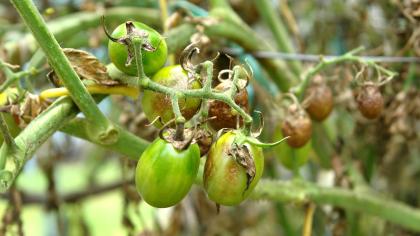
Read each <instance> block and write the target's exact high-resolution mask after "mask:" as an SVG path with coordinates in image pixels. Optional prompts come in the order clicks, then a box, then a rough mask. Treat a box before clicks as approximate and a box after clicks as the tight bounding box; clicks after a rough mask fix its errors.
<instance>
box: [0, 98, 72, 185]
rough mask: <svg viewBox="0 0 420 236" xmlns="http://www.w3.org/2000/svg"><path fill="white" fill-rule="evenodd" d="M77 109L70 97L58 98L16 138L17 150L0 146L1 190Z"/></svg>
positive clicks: (4, 145)
mask: <svg viewBox="0 0 420 236" xmlns="http://www.w3.org/2000/svg"><path fill="white" fill-rule="evenodd" d="M76 114H77V109H76V108H75V107H74V106H73V103H72V102H71V100H70V98H62V99H58V100H57V101H56V102H54V103H53V104H52V105H51V106H50V107H49V108H48V109H47V110H45V111H44V112H43V113H41V114H40V115H39V116H38V117H37V118H35V119H34V120H33V121H32V122H31V123H29V125H28V126H27V127H26V128H25V129H24V130H22V131H21V133H20V134H19V135H18V136H17V137H16V138H15V143H16V147H17V148H16V150H15V151H14V152H11V150H10V149H8V148H7V145H6V144H3V145H2V146H1V148H0V163H1V164H2V165H1V166H0V170H2V171H1V174H0V182H1V185H0V192H4V191H6V190H7V189H8V188H9V187H10V186H11V185H12V183H13V181H14V179H15V178H16V176H17V175H18V173H19V172H20V170H21V169H22V167H23V165H24V164H25V162H26V161H27V160H28V159H29V158H30V157H32V155H33V154H34V153H35V151H36V150H37V149H38V148H39V146H41V144H42V143H44V142H45V141H46V140H47V139H48V138H49V137H50V136H51V135H52V134H53V133H54V132H55V131H57V129H58V128H60V127H61V126H62V125H63V124H65V123H66V122H67V121H69V120H70V119H71V118H73V117H74V116H76Z"/></svg>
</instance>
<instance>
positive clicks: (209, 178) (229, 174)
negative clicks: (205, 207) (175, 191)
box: [204, 131, 264, 206]
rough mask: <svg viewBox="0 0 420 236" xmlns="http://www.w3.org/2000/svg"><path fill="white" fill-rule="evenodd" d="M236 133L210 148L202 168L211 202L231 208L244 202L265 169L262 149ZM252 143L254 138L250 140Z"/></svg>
mask: <svg viewBox="0 0 420 236" xmlns="http://www.w3.org/2000/svg"><path fill="white" fill-rule="evenodd" d="M241 135H243V134H241V133H239V131H229V132H227V133H225V134H223V135H222V136H221V137H220V138H219V139H218V140H217V141H216V142H215V143H213V145H212V146H211V148H210V151H209V153H208V154H207V159H206V164H205V167H204V188H205V189H206V192H207V194H208V197H209V198H210V199H211V200H213V201H214V202H216V203H218V204H221V205H227V206H233V205H237V204H239V203H241V202H242V201H243V200H245V199H246V198H247V197H248V196H249V194H250V193H251V192H252V190H253V189H254V188H255V186H256V185H257V183H258V181H259V180H260V178H261V175H262V173H263V169H264V155H263V152H262V149H261V148H260V147H258V146H256V145H255V144H252V143H250V142H249V141H247V140H246V139H249V138H251V137H247V138H244V137H241ZM251 139H253V138H251Z"/></svg>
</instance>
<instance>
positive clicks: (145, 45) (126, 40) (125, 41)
mask: <svg viewBox="0 0 420 236" xmlns="http://www.w3.org/2000/svg"><path fill="white" fill-rule="evenodd" d="M102 27H103V29H104V32H105V34H106V36H107V37H108V39H109V40H111V41H113V42H115V43H118V44H121V45H124V46H125V47H126V48H127V54H128V55H127V60H126V62H125V66H129V65H131V62H132V61H133V59H134V58H135V53H134V49H133V48H132V46H131V45H132V44H133V43H132V41H133V39H134V38H140V39H141V49H142V50H145V51H147V52H154V51H156V49H157V48H158V47H159V45H158V47H153V45H152V44H151V42H150V41H149V40H148V37H149V33H148V32H146V31H145V30H141V29H137V28H136V27H135V26H134V23H133V22H132V21H127V22H125V27H126V32H127V33H126V35H124V36H122V37H120V38H114V37H112V36H111V34H110V33H109V32H108V30H107V29H106V27H105V17H102Z"/></svg>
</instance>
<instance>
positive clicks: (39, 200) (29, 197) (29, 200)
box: [0, 180, 134, 205]
mask: <svg viewBox="0 0 420 236" xmlns="http://www.w3.org/2000/svg"><path fill="white" fill-rule="evenodd" d="M124 184H134V180H132V181H117V182H114V183H110V184H107V185H103V186H93V187H89V188H88V189H86V190H83V191H77V192H72V193H68V194H65V195H62V196H58V197H59V199H60V202H62V203H74V202H78V201H81V200H84V199H86V198H89V197H93V196H95V195H100V194H103V193H106V192H110V191H113V190H115V189H118V188H121V187H122V186H123V185H124ZM21 194H22V204H24V205H28V204H46V203H47V201H48V197H47V196H46V195H35V194H32V193H27V192H21ZM0 196H1V197H2V198H9V196H10V194H1V195H0Z"/></svg>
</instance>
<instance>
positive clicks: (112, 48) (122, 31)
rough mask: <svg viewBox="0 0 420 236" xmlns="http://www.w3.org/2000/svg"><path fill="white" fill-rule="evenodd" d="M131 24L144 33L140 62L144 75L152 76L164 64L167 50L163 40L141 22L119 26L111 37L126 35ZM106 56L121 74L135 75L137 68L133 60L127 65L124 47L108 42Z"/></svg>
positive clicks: (116, 37) (126, 50) (125, 47)
mask: <svg viewBox="0 0 420 236" xmlns="http://www.w3.org/2000/svg"><path fill="white" fill-rule="evenodd" d="M129 23H133V25H134V26H135V28H136V29H137V30H141V31H143V33H146V34H145V35H146V36H147V42H146V43H144V45H143V47H142V62H143V69H144V73H145V74H146V75H149V76H150V75H153V74H154V73H155V72H156V71H158V70H159V69H160V68H162V66H163V65H164V64H165V62H166V58H167V54H168V48H167V46H166V42H165V40H164V38H163V37H162V36H161V35H160V34H159V33H158V32H157V31H156V30H154V29H152V28H150V27H149V26H147V25H145V24H143V23H141V22H131V21H128V22H126V23H123V24H120V25H119V26H118V27H117V28H115V30H114V31H113V32H112V34H111V37H113V38H115V39H119V38H121V37H124V36H126V35H127V28H126V27H127V26H126V25H127V24H129ZM108 54H109V57H110V59H111V61H112V63H114V65H115V66H116V67H117V68H118V69H119V70H121V71H122V72H124V73H126V74H128V75H137V67H136V63H135V60H133V61H132V62H131V63H130V64H129V65H126V63H127V57H128V56H129V54H128V49H127V46H126V45H123V44H120V43H118V42H114V41H112V40H109V43H108Z"/></svg>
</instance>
